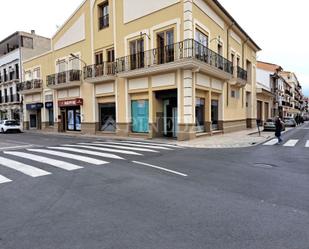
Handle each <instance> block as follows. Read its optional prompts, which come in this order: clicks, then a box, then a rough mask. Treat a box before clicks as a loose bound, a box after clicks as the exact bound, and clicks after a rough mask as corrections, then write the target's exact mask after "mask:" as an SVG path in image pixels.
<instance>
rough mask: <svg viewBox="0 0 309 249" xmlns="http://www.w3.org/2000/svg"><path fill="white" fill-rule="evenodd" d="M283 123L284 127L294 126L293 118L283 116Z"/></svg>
mask: <svg viewBox="0 0 309 249" xmlns="http://www.w3.org/2000/svg"><path fill="white" fill-rule="evenodd" d="M284 124H285V126H286V127H296V126H297V124H296V121H295V119H294V118H284Z"/></svg>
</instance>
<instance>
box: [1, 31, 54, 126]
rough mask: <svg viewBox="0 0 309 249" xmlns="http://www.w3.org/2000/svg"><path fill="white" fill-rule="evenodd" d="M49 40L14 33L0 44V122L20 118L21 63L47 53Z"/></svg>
mask: <svg viewBox="0 0 309 249" xmlns="http://www.w3.org/2000/svg"><path fill="white" fill-rule="evenodd" d="M50 47H51V44H50V39H48V38H45V37H41V36H38V35H36V34H35V32H34V31H32V32H31V33H26V32H15V33H14V34H12V35H10V36H9V37H7V38H5V39H4V40H2V41H1V42H0V120H2V119H15V120H18V121H19V120H20V119H21V117H22V110H23V108H22V97H21V94H20V90H21V89H20V88H19V86H20V85H19V83H20V81H21V76H22V74H23V68H22V61H23V60H27V59H29V58H31V57H33V56H36V55H38V54H42V53H44V52H46V51H49V50H50Z"/></svg>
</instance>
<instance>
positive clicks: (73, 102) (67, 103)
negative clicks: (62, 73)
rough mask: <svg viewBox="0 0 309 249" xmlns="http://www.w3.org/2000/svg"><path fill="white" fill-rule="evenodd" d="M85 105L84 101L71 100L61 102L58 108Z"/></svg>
mask: <svg viewBox="0 0 309 249" xmlns="http://www.w3.org/2000/svg"><path fill="white" fill-rule="evenodd" d="M83 103H84V101H83V99H81V98H78V99H70V100H59V101H58V106H59V107H69V106H81V105H83Z"/></svg>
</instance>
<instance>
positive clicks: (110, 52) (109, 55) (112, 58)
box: [106, 48, 115, 62]
mask: <svg viewBox="0 0 309 249" xmlns="http://www.w3.org/2000/svg"><path fill="white" fill-rule="evenodd" d="M106 55H107V60H106V61H107V62H114V61H115V50H114V48H112V49H108V50H107V51H106Z"/></svg>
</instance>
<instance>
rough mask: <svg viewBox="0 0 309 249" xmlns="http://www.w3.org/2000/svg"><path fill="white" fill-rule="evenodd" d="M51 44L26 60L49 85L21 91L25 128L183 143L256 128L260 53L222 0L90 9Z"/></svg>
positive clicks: (102, 4) (101, 1)
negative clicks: (38, 71)
mask: <svg viewBox="0 0 309 249" xmlns="http://www.w3.org/2000/svg"><path fill="white" fill-rule="evenodd" d="M52 44H53V46H52V48H51V51H50V52H48V53H45V54H42V55H41V56H37V57H35V58H32V59H29V60H25V61H24V68H25V74H24V78H25V79H27V80H33V75H37V74H36V73H35V71H36V70H38V68H39V69H40V79H38V80H39V81H40V82H42V83H43V84H42V86H43V89H40V92H38V91H35V92H34V91H33V92H24V96H25V101H24V120H25V125H26V127H29V128H33V124H34V123H35V122H34V121H35V120H40V121H41V126H42V128H43V129H53V130H58V131H59V132H67V131H70V132H81V133H88V134H89V133H91V134H106V133H107V134H115V135H120V136H141V137H148V138H154V137H173V138H177V139H179V140H187V139H193V138H196V137H198V136H203V135H209V134H213V133H217V132H230V131H236V130H242V129H246V128H247V127H254V126H255V125H256V81H255V79H256V54H257V52H258V51H259V50H260V48H259V47H258V46H257V45H256V43H255V42H254V41H253V40H252V39H251V38H250V37H249V36H248V34H247V33H246V32H245V31H244V30H243V29H242V28H241V26H240V25H239V24H238V23H237V22H236V20H235V19H234V18H233V17H231V15H230V14H229V13H228V12H227V11H226V10H225V9H224V8H223V6H222V5H221V4H220V3H219V2H218V1H214V0H194V1H193V0H157V1H154V2H152V4H149V2H148V1H140V0H126V1H124V0H117V1H116V0H109V1H105V0H94V1H90V0H86V1H84V2H83V3H82V4H81V6H80V7H79V8H78V9H77V10H76V11H75V12H74V14H73V15H72V16H71V17H70V18H69V20H67V22H66V23H65V24H64V25H63V26H62V27H61V28H60V29H59V30H58V32H57V33H56V34H55V35H54V36H53V37H52ZM37 127H40V126H38V125H37Z"/></svg>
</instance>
